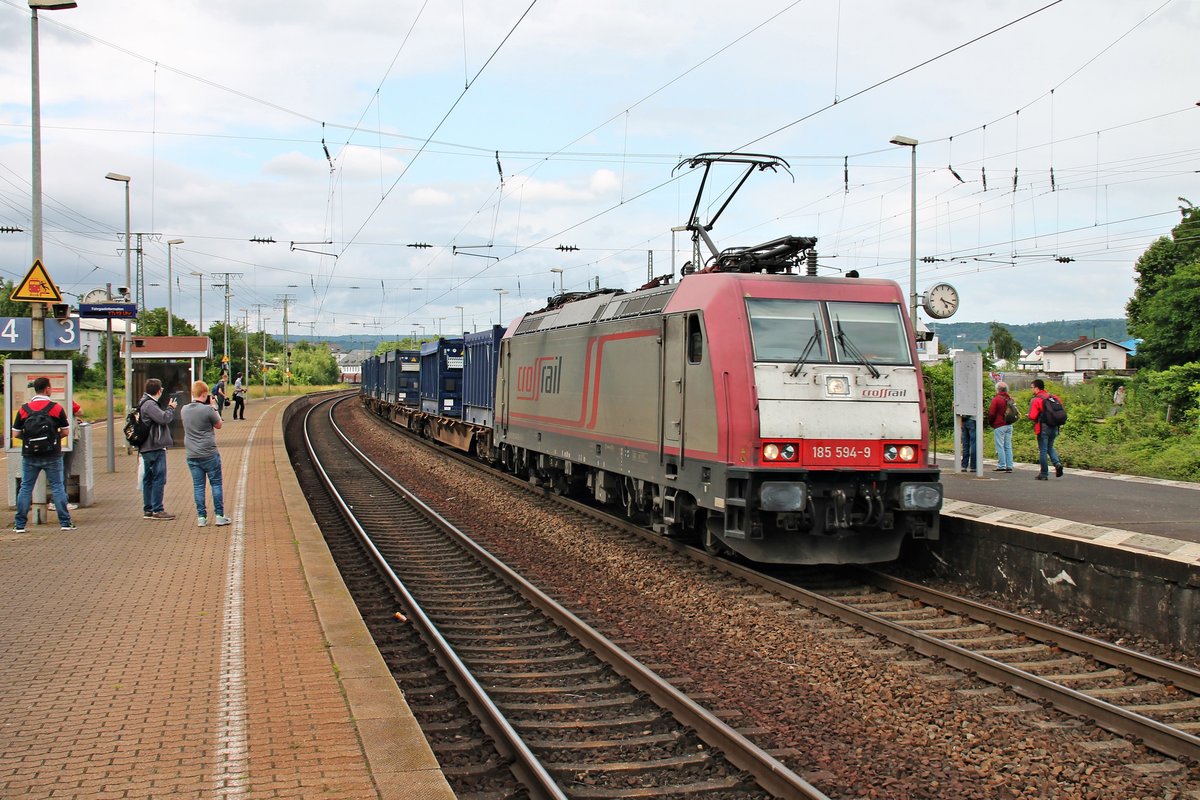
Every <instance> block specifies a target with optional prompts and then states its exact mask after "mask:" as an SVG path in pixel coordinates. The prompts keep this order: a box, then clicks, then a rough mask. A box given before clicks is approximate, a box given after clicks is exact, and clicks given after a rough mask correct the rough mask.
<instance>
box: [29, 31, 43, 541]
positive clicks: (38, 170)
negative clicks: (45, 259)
mask: <svg viewBox="0 0 1200 800" xmlns="http://www.w3.org/2000/svg"><path fill="white" fill-rule="evenodd" d="M31 10H32V12H33V15H32V17H31V19H30V36H31V40H30V41H31V43H30V48H29V51H30V60H31V64H30V72H31V74H32V78H33V96H32V101H31V102H32V104H33V130H32V132H31V135H32V139H33V260H34V261H41V260H42V90H41V86H40V85H39V81H38V72H39V59H38V13H37V9H36V8H34V9H31ZM32 306H33V308H32V309H30V311H31V312H32V313H31V316H32V317H33V352H32V353H31V355H32V356H33V358H45V357H46V327H45V325H46V323H45V316H46V307H45V306H44V305H42V304H41V303H33V304H32ZM43 502H44V500H43ZM39 507H40V506H35V509H34V511H35V517H34V520H33V521H34V522H40V521H41V519H40V515H38V514H37V509H38V508H39Z"/></svg>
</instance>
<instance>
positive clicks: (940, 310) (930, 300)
mask: <svg viewBox="0 0 1200 800" xmlns="http://www.w3.org/2000/svg"><path fill="white" fill-rule="evenodd" d="M924 307H925V313H927V314H928V315H929V316H931V317H933V318H935V319H945V318H946V317H950V316H953V315H954V312H955V311H957V310H958V290H957V289H955V288H954V287H953V286H951V285H950V284H948V283H939V284H935V285H934V286H931V287H930V288H929V290H928V291H926V292H925V303H924Z"/></svg>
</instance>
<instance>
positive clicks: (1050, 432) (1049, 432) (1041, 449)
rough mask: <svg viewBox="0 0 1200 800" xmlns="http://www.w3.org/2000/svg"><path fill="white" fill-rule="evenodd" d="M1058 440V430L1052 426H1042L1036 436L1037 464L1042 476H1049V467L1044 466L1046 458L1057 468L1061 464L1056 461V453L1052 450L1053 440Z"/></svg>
mask: <svg viewBox="0 0 1200 800" xmlns="http://www.w3.org/2000/svg"><path fill="white" fill-rule="evenodd" d="M1057 438H1058V428H1055V427H1054V426H1052V425H1045V424H1043V425H1042V432H1041V433H1039V434H1038V435H1037V439H1038V464H1039V465H1040V466H1041V468H1042V474H1043V475H1049V474H1050V467H1049V466H1048V465H1047V464H1046V458H1047V457H1049V459H1050V463H1051V464H1053V465H1054V466H1056V467H1057V466H1058V465H1059V464H1061V463H1062V462H1061V461H1059V460H1058V451H1057V450H1055V449H1054V440H1055V439H1057Z"/></svg>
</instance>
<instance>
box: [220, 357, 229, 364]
mask: <svg viewBox="0 0 1200 800" xmlns="http://www.w3.org/2000/svg"><path fill="white" fill-rule="evenodd" d="M221 363H222V364H228V363H229V356H221Z"/></svg>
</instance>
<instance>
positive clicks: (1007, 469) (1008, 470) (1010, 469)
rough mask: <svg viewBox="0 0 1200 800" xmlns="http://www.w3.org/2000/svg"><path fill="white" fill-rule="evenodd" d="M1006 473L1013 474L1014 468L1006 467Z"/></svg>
mask: <svg viewBox="0 0 1200 800" xmlns="http://www.w3.org/2000/svg"><path fill="white" fill-rule="evenodd" d="M1004 471H1005V472H1012V467H1005V468H1004Z"/></svg>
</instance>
